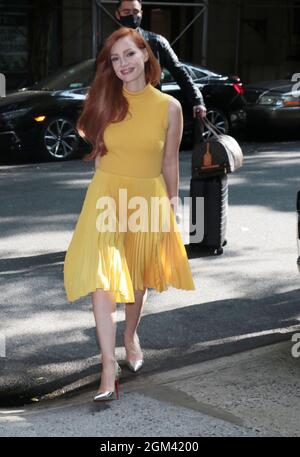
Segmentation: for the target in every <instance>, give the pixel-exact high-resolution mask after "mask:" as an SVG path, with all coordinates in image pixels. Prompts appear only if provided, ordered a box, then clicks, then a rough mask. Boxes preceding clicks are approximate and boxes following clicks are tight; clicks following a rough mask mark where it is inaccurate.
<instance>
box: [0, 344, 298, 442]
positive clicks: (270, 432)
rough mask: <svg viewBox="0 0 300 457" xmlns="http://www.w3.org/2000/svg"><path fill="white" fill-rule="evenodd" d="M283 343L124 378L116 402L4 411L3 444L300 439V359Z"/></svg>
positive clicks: (78, 401) (63, 402) (72, 398)
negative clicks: (36, 439)
mask: <svg viewBox="0 0 300 457" xmlns="http://www.w3.org/2000/svg"><path fill="white" fill-rule="evenodd" d="M293 344H294V343H292V342H291V341H285V342H282V343H277V344H273V345H270V346H265V347H262V348H258V349H253V350H250V351H246V352H242V353H239V354H234V355H232V356H230V357H222V358H219V359H215V360H211V361H208V362H202V363H196V364H193V365H188V366H185V367H182V368H179V369H172V370H170V371H167V372H164V373H160V374H155V375H146V374H144V373H143V370H141V371H140V372H139V373H138V374H136V375H134V374H133V375H132V376H130V377H129V378H127V377H126V373H125V369H124V372H123V374H124V375H125V376H124V375H123V376H122V377H123V380H122V378H121V384H120V398H119V400H117V401H111V402H105V403H99V404H94V403H93V401H92V399H93V395H94V393H95V392H94V390H93V391H92V390H91V388H90V387H89V388H87V389H86V390H85V391H82V392H81V393H80V392H79V393H77V394H74V393H73V394H72V395H69V396H66V397H65V398H63V397H62V398H60V399H56V400H47V401H46V400H45V401H44V402H41V403H40V404H37V405H28V406H26V407H23V408H14V409H12V408H11V409H9V408H1V409H0V436H96V437H114V436H115V437H133V436H141V437H163V436H165V437H167V436H170V437H184V436H187V437H200V436H300V425H299V417H300V386H299V379H300V358H295V357H293V356H292V354H291V348H292V346H293Z"/></svg>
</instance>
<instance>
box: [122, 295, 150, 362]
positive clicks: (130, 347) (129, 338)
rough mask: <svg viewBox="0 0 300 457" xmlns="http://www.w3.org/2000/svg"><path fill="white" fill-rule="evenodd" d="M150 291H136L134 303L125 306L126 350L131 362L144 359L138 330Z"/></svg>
mask: <svg viewBox="0 0 300 457" xmlns="http://www.w3.org/2000/svg"><path fill="white" fill-rule="evenodd" d="M147 292H148V289H147V288H145V289H144V290H135V291H134V298H135V302H134V303H126V305H125V316H126V323H125V330H124V344H125V350H126V358H127V360H130V361H131V362H135V361H136V360H140V359H142V358H143V352H142V350H141V347H140V343H139V337H138V335H137V328H138V325H139V322H140V318H141V313H142V309H143V306H144V304H145V302H146V300H147Z"/></svg>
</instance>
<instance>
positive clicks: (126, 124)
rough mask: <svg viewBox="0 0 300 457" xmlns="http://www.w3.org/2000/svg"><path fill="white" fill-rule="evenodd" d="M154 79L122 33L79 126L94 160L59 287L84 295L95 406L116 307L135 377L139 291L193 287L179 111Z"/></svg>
mask: <svg viewBox="0 0 300 457" xmlns="http://www.w3.org/2000/svg"><path fill="white" fill-rule="evenodd" d="M160 76H161V69H160V66H159V63H158V61H157V60H156V58H155V57H154V55H153V53H152V51H151V49H150V47H149V45H148V44H147V42H146V41H145V40H144V38H142V37H141V35H140V34H139V33H138V32H136V31H135V30H133V29H129V28H125V27H122V28H120V29H119V30H117V31H115V32H114V33H113V34H112V35H110V36H109V37H108V39H107V40H106V42H105V45H104V47H103V49H102V51H101V53H100V54H99V56H98V57H97V61H96V73H95V77H94V80H93V82H92V84H91V87H90V90H89V93H88V95H87V98H86V100H85V104H84V107H83V111H82V114H81V116H80V118H79V120H78V124H77V128H78V131H79V133H80V134H81V135H82V136H83V137H84V138H85V139H86V140H87V141H88V142H89V143H91V145H92V146H93V149H92V152H91V153H90V154H88V155H87V156H86V157H85V160H92V159H95V173H94V175H93V178H92V180H91V182H90V184H89V186H88V189H87V192H86V196H85V200H84V203H83V206H82V210H81V213H80V216H79V218H78V221H77V224H76V227H75V230H74V233H73V237H72V239H71V242H70V244H69V247H68V250H67V253H66V257H65V262H64V285H65V290H66V294H67V297H68V300H69V301H74V300H77V299H78V298H79V297H82V296H85V295H87V294H88V293H90V292H91V293H92V304H93V312H94V317H95V322H96V329H97V335H98V340H99V345H100V348H101V355H102V373H101V384H100V387H99V389H98V392H97V395H96V396H95V398H94V400H95V401H102V400H108V399H114V398H118V391H117V389H118V378H119V374H120V367H119V365H118V363H117V362H116V360H115V337H116V303H125V317H126V324H125V331H124V345H125V350H126V363H127V365H128V367H129V368H130V369H131V370H132V371H134V372H137V371H138V370H139V369H140V368H141V367H142V365H143V360H144V359H143V352H142V350H141V347H140V344H139V338H138V335H137V327H138V324H139V321H140V316H141V311H142V308H143V306H144V304H145V301H146V298H147V288H153V289H155V290H156V291H158V292H162V291H164V290H167V288H168V286H169V285H170V286H173V287H176V288H178V289H186V290H194V289H195V285H194V282H193V278H192V274H191V270H190V267H189V263H188V258H187V255H186V251H185V247H184V244H183V242H182V239H181V236H180V233H179V229H178V226H177V223H176V219H175V213H176V205H177V199H178V185H179V165H178V163H179V160H178V153H179V146H180V142H181V138H182V130H183V119H182V109H181V105H180V103H179V102H178V101H177V100H176V99H175V98H174V97H172V96H170V95H167V94H164V93H162V92H160V91H159V90H158V89H156V88H155V85H157V83H158V82H159V81H160ZM137 206H139V210H136V207H137ZM107 221H108V222H107ZM153 225H154V226H155V227H153Z"/></svg>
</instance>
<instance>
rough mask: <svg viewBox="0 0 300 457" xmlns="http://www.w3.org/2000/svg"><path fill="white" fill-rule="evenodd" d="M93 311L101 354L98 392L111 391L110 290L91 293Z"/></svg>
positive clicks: (114, 312) (112, 312) (112, 302)
mask: <svg viewBox="0 0 300 457" xmlns="http://www.w3.org/2000/svg"><path fill="white" fill-rule="evenodd" d="M92 303H93V312H94V318H95V322H96V329H97V336H98V341H99V345H100V348H101V354H102V373H101V384H100V387H99V392H104V391H106V390H110V391H113V390H114V389H115V387H114V380H115V346H116V326H117V324H116V322H117V310H116V302H115V299H114V295H113V293H112V292H109V291H105V290H103V289H96V291H95V292H93V293H92Z"/></svg>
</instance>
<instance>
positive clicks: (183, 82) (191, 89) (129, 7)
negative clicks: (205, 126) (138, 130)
mask: <svg viewBox="0 0 300 457" xmlns="http://www.w3.org/2000/svg"><path fill="white" fill-rule="evenodd" d="M115 16H116V18H117V19H118V21H119V22H120V23H121V24H122V25H123V26H124V27H130V28H132V29H136V31H137V32H138V33H140V34H141V35H142V37H143V38H144V39H145V40H146V41H148V43H149V45H150V47H151V49H152V52H153V54H154V55H155V57H156V58H157V59H158V61H159V63H160V66H161V67H165V68H166V69H167V70H168V71H169V72H170V73H171V75H172V76H173V78H174V79H175V81H176V82H177V84H178V85H179V86H180V88H181V89H182V91H183V93H184V94H185V95H186V97H187V99H188V101H189V103H190V104H191V105H192V106H193V116H194V117H196V116H198V117H201V118H202V117H205V116H206V107H205V103H204V100H203V96H202V94H201V92H200V90H199V89H198V87H197V86H196V84H194V82H193V80H192V78H191V76H190V75H189V74H188V72H187V70H186V69H185V68H184V66H183V65H182V64H181V63H180V62H179V60H178V57H177V55H176V54H175V52H174V51H173V49H172V48H171V45H170V43H169V42H168V40H167V39H166V38H165V37H163V36H162V35H158V34H157V33H153V32H149V31H148V30H144V29H142V28H141V27H140V25H141V21H142V17H143V11H142V2H141V0H120V1H119V2H118V4H117V8H116V11H115ZM157 88H160V85H158V86H157Z"/></svg>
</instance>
